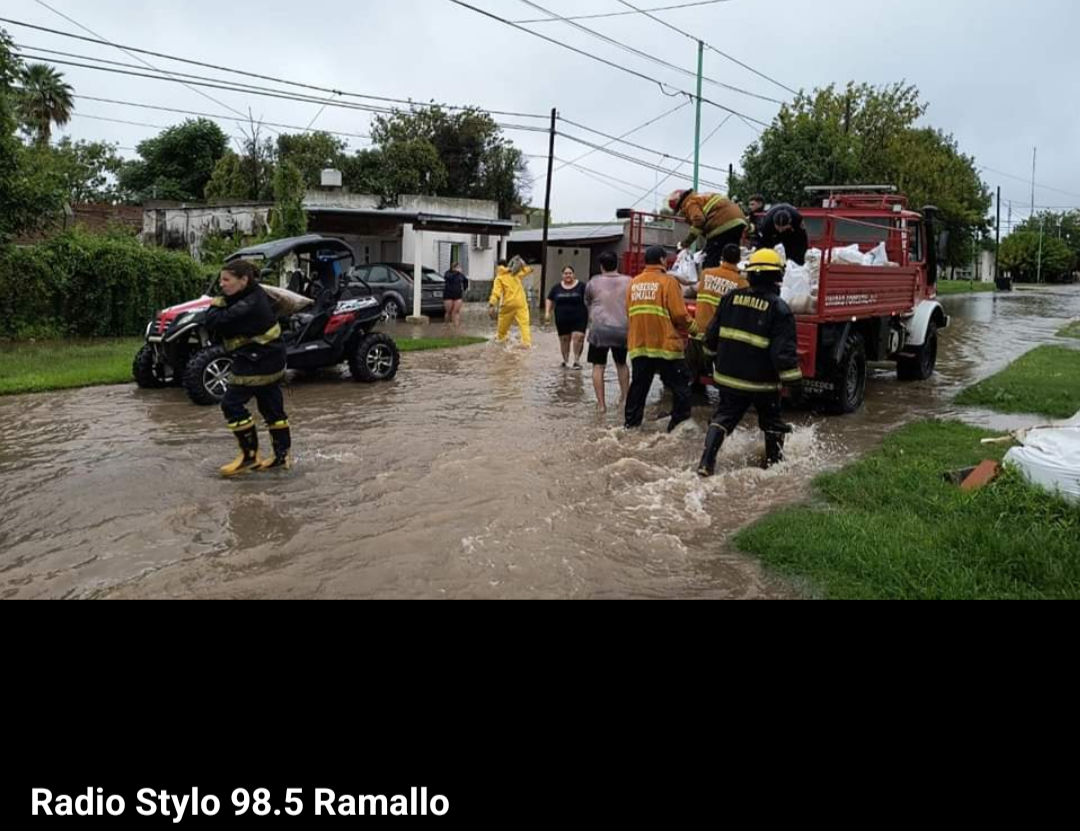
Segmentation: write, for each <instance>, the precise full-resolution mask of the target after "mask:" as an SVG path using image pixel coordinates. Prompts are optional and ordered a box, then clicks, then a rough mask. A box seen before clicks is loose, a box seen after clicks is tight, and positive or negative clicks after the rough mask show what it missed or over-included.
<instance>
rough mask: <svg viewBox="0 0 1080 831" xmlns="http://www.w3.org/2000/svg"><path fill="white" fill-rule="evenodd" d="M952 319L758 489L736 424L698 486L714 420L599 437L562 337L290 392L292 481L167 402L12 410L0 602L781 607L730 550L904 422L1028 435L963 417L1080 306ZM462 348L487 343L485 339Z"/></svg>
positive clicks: (130, 398)
mask: <svg viewBox="0 0 1080 831" xmlns="http://www.w3.org/2000/svg"><path fill="white" fill-rule="evenodd" d="M944 302H945V303H946V305H947V307H948V311H949V313H950V314H951V315H952V317H953V326H952V327H951V328H950V329H949V330H948V331H946V332H944V333H942V343H941V358H940V366H939V374H938V376H937V377H936V378H935V379H934V380H933V381H930V382H927V383H923V384H914V385H909V384H900V383H898V382H897V381H896V377H895V371H893V370H890V369H887V368H885V367H883V368H881V369H880V370H875V372H874V374H873V378H872V380H871V383H870V386H869V391H868V398H867V406H866V408H865V410H864V411H863V412H861V413H859V414H857V415H855V416H851V417H848V418H833V419H827V418H822V417H815V416H813V415H811V414H808V413H807V414H802V413H798V414H795V415H794V416H793V419H792V420H793V421H794V422H795V423H796V424H797V431H796V434H795V436H794V437H793V439H792V441H791V442H790V444H789V457H790V459H791V461H790V462H788V463H787V464H785V465H783V466H781V467H780V468H778V469H776V470H773V471H770V472H764V471H761V470H758V469H756V468H755V467H754V465H755V464H756V463H757V460H758V457H759V454H760V452H761V451H760V447H759V436H758V435H757V433H756V432H755V430H754V428H755V427H756V425H755V423H754V422H753V421H752V420H751V419H748V420H747V422H746V425H745V427H744V429H743V430H742V431H741V432H740V433H739V434H737V435H736V436H735V437H734V438H733V440H732V441H731V442H729V444H728V446H726V447H725V451H724V454H723V456H722V459H721V470H720V473H719V475H718V476H717V477H716V478H715V479H713V480H711V481H708V482H704V481H702V480H700V479H699V478H698V477H697V476H696V475H695V474H694V473H693V468H694V465H695V463H696V461H697V459H698V458H699V457H700V453H701V446H702V442H703V437H704V429H705V424H706V423H707V418H708V415H709V414H710V411H709V408H705V407H701V408H699V409H698V410H697V420H696V422H695V423H692V424H688V425H684V427H683V428H681V429H680V430H679V431H678V432H677V433H676V434H675V435H674V436H668V435H666V434H664V433H663V432H662V430H663V426H664V425H663V424H662V423H649V424H647V425H646V428H645V430H644V431H642V432H640V433H637V434H627V433H626V432H625V431H623V430H621V429H620V427H619V426H620V423H621V419H620V418H619V414H618V413H616V412H614V411H613V412H612V413H611V414H610V415H609V416H607V417H606V418H601V417H598V416H597V415H596V412H595V404H594V401H593V393H592V388H591V378H590V374H589V372H588V371H585V372H573V371H566V370H563V369H562V368H561V366H560V362H561V357H560V355H559V352H558V341H557V339H556V337H555V335H554V334H553V333H537V348H536V349H534V350H533V351H531V352H525V351H521V350H519V349H508V348H505V347H501V346H498V345H496V344H487V345H480V346H476V347H469V348H465V349H458V350H448V351H441V352H428V353H416V354H407V355H405V357H404V360H403V364H402V370H401V374H400V375H399V377H398V379H397V380H396V381H395V382H393V383H390V384H384V385H377V386H362V385H357V384H354V383H353V382H352V381H351V380H350V379H349V378H348V376H347V373H346V374H344V375H342V376H340V377H338V376H337V375H336V374H333V373H331V374H325V375H323V376H321V377H320V378H318V379H315V380H311V381H302V382H301V381H296V382H294V383H293V384H292V386H290V388H289V390H288V392H287V395H286V405H287V408H288V410H289V414H290V417H291V420H292V422H293V425H294V430H295V441H296V461H297V464H296V469H295V470H294V471H292V472H291V473H286V474H272V475H271V474H267V475H262V476H254V477H249V478H246V479H241V480H237V481H223V480H221V479H219V478H218V477H217V475H216V474H217V468H218V467H219V466H220V465H221V464H224V463H226V462H228V461H230V460H231V459H232V458H233V456H234V455H235V452H234V451H235V447H234V445H233V442H232V439H231V437H230V436H229V434H228V433H227V432H226V431H225V429H224V425H223V421H222V417H221V414H220V412H219V411H218V410H216V409H200V408H197V407H195V406H193V405H192V404H190V403H189V402H188V400H187V398H186V397H185V395H184V394H183V393H182V392H181V391H179V390H167V391H164V392H146V391H140V390H137V389H135V388H134V387H109V388H104V389H94V390H83V391H78V392H72V393H55V394H46V395H34V396H21V397H14V398H3V399H0V505H2V506H3V508H2V510H3V514H2V516H3V519H2V523H0V597H4V598H38V597H45V598H159V597H179V598H226V597H251V598H624V597H634V598H782V597H788V596H792V594H793V590H792V589H791V588H790V587H788V586H786V585H785V584H784V583H782V582H780V581H778V580H776V579H774V578H771V577H770V576H769V575H767V574H766V573H764V572H763V571H762V569H761V568H759V567H758V565H757V564H756V563H754V562H753V561H751V560H749V559H747V558H744V557H742V556H740V555H739V554H737V553H735V552H734V551H733V550H732V549H731V547H730V546H728V545H727V542H728V540H729V539H730V537H731V535H732V534H733V533H734V532H735V531H737V530H738V529H739V528H742V527H744V526H745V525H746V524H748V523H750V522H752V521H753V520H754V519H756V518H758V517H760V516H762V515H764V514H766V513H767V512H769V511H771V510H773V509H774V508H775V507H777V506H780V505H785V504H790V503H793V502H797V501H799V500H802V499H805V498H806V497H807V495H808V493H809V483H810V481H811V480H812V479H813V477H815V476H816V475H818V474H819V473H821V472H823V471H826V470H830V469H835V468H837V467H839V466H841V465H843V464H845V463H847V462H848V461H850V460H851V459H853V458H856V457H858V456H859V455H861V454H863V453H865V452H867V451H869V450H871V449H873V448H874V447H876V446H877V445H878V444H879V443H880V442H881V440H882V438H883V437H884V436H885V435H886V434H887V433H889V432H890V431H892V430H894V429H895V428H897V427H899V426H902V425H903V424H906V423H909V422H911V421H915V420H917V419H920V418H925V417H929V416H942V417H959V418H964V419H966V420H969V421H972V422H973V423H978V424H983V425H986V426H990V427H992V428H994V429H1003V430H1004V429H1011V428H1013V427H1016V426H1025V425H1027V424H1029V423H1035V421H1037V420H1035V421H1033V420H1030V419H1025V418H1023V417H1020V418H1017V417H1011V416H1010V417H1001V416H993V415H990V414H987V413H979V412H971V411H961V410H957V409H956V408H955V407H954V405H953V404H952V399H953V397H954V396H955V394H956V393H957V392H959V391H960V390H961V389H963V388H964V387H966V386H967V385H969V384H970V383H972V382H974V381H977V380H979V379H981V378H984V377H987V376H989V375H991V374H993V373H995V372H997V371H999V370H1001V369H1002V368H1004V367H1005V366H1006V365H1008V364H1009V363H1010V362H1012V361H1013V360H1014V359H1015V358H1016V357H1018V356H1019V355H1020V354H1022V353H1024V352H1026V351H1028V350H1029V349H1031V348H1032V347H1034V346H1037V345H1039V344H1042V343H1045V342H1048V341H1050V340H1052V339H1053V336H1054V333H1055V332H1056V331H1057V330H1058V329H1060V328H1061V327H1062V326H1063V325H1064V323H1065V322H1067V321H1068V320H1070V319H1075V318H1077V317H1080V288H1077V287H1069V288H1058V289H1045V290H1039V291H1033V292H1017V293H1015V294H1011V295H973V296H965V297H958V298H947V299H946V300H945V301H944ZM466 326H467V329H469V330H470V331H472V332H479V333H481V334H490V326H489V324H488V323H487V321H486V318H484V317H482V316H479V315H475V314H470V317H469V319H468V321H467V324H466ZM411 331H412V330H411V329H410V328H409V327H404V326H402V327H397V328H396V329H394V330H392V333H393V334H395V335H396V336H398V337H409V336H410V334H411ZM425 334H430V335H443V334H446V332H445V331H444V327H443V326H442V325H441V324H436V325H435V326H433V327H432V329H431V330H430V331H427V332H425ZM609 375H611V376H614V372H613V371H610V372H609ZM611 380H612V384H611V387H612V388H611V391H610V392H609V396H610V397H611V398H612V399H613V400H614V399H617V390H616V389H615V387H614V378H613V377H612V379H611ZM658 387H659V385H658ZM658 394H659V389H657V392H656V393H655V394H654V401H655V399H657V398H658ZM653 409H656V408H655V406H654V408H653ZM264 435H265V434H264Z"/></svg>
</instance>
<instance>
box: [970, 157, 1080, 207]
mask: <svg viewBox="0 0 1080 831" xmlns="http://www.w3.org/2000/svg"><path fill="white" fill-rule="evenodd" d="M978 169H979V170H986V171H989V172H990V173H996V174H997V175H998V176H1004V177H1005V178H1006V179H1015V180H1016V181H1018V182H1023V183H1024V184H1025V185H1026V184H1031V177H1030V176H1015V175H1013V174H1012V173H1005V172H1004V171H1001V170H995V169H994V168H992V167H987V166H986V165H979V168H978ZM1035 186H1036V187H1038V188H1041V189H1042V190H1049V191H1053V192H1054V193H1060V194H1063V195H1064V196H1074V197H1076V198H1077V199H1080V193H1072V192H1071V191H1067V190H1061V189H1060V188H1053V187H1050V185H1043V184H1040V183H1039V182H1036V183H1035Z"/></svg>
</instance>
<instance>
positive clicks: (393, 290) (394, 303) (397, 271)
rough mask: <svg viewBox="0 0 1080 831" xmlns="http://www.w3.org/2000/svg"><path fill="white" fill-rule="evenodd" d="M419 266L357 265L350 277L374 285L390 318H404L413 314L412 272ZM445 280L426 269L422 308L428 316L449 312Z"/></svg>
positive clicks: (400, 264) (395, 264)
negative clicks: (446, 307) (444, 294)
mask: <svg viewBox="0 0 1080 831" xmlns="http://www.w3.org/2000/svg"><path fill="white" fill-rule="evenodd" d="M415 273H416V269H415V268H414V267H413V266H411V265H408V264H405V263H375V264H373V265H364V266H358V267H357V268H354V269H353V270H352V271H351V272H349V278H350V279H352V280H355V281H356V282H362V283H364V284H366V285H367V286H370V287H371V290H372V291H373V292H375V296H376V297H377V298H378V299H379V302H380V303H381V304H382V310H383V313H384V314H385V315H386V316H387V318H388V319H389V320H391V321H395V320H404V319H405V318H406V317H408V316H409V315H411V314H412V313H413V275H414V274H415ZM445 289H446V281H445V280H443V277H442V275H441V274H439V273H438V272H437V271H435V270H434V269H431V268H425V269H424V285H423V296H422V297H421V299H420V308H421V310H422V311H423V313H424V314H425V315H427V316H428V317H441V316H442V315H444V314H445V313H446V309H445V307H444V306H443V293H444V291H445Z"/></svg>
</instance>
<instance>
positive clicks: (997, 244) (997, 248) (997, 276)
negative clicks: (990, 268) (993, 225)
mask: <svg viewBox="0 0 1080 831" xmlns="http://www.w3.org/2000/svg"><path fill="white" fill-rule="evenodd" d="M1000 263H1001V187H1000V186H999V187H998V189H997V231H996V236H995V241H994V284H995V285H996V286H997V287H998V288H999V289H1000V288H1001V265H1000Z"/></svg>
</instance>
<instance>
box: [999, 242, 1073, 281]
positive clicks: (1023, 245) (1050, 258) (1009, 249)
mask: <svg viewBox="0 0 1080 831" xmlns="http://www.w3.org/2000/svg"><path fill="white" fill-rule="evenodd" d="M1040 244H1041V249H1042V279H1043V280H1056V279H1058V278H1060V277H1062V276H1064V275H1065V274H1067V273H1069V272H1070V271H1071V269H1072V267H1073V264H1074V256H1073V252H1072V250H1071V249H1070V248H1069V246H1068V245H1067V244H1066V243H1065V242H1064V240H1060V239H1058V238H1057V237H1047V236H1043V237H1042V239H1041V243H1040V235H1039V233H1038V232H1033V231H1018V232H1016V233H1014V234H1010V235H1009V236H1008V237H1006V238H1005V239H1004V240H1002V241H1001V254H1000V255H999V260H1000V262H999V265H1000V266H1001V268H1002V269H1003V270H1005V271H1008V272H1010V273H1011V274H1012V276H1013V279H1015V280H1020V281H1022V282H1034V281H1035V280H1036V279H1038V276H1039V250H1040Z"/></svg>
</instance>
